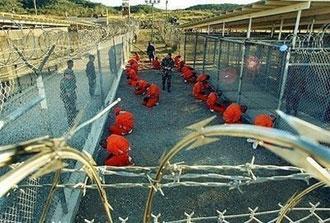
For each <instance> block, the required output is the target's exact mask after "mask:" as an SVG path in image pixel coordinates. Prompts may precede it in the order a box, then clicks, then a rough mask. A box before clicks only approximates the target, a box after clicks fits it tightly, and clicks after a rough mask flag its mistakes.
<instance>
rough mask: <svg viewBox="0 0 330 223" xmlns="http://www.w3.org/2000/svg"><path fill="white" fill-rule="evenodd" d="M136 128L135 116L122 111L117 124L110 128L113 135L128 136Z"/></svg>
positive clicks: (117, 117)
mask: <svg viewBox="0 0 330 223" xmlns="http://www.w3.org/2000/svg"><path fill="white" fill-rule="evenodd" d="M133 128H134V115H133V114H132V113H131V112H128V111H120V112H119V113H118V114H117V115H116V119H115V123H114V124H113V125H112V126H111V127H110V128H109V131H110V133H111V134H116V135H127V134H130V133H131V132H132V130H133Z"/></svg>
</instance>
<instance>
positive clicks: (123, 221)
mask: <svg viewBox="0 0 330 223" xmlns="http://www.w3.org/2000/svg"><path fill="white" fill-rule="evenodd" d="M118 219H119V221H120V223H127V221H128V217H126V218H125V219H124V218H121V217H119V218H118Z"/></svg>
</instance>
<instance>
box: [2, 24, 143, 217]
mask: <svg viewBox="0 0 330 223" xmlns="http://www.w3.org/2000/svg"><path fill="white" fill-rule="evenodd" d="M136 28H137V24H136V23H134V22H133V21H132V23H127V24H125V23H123V24H113V25H110V26H109V27H95V28H90V29H86V30H75V29H73V30H71V29H64V28H61V29H23V28H21V29H20V28H19V29H10V30H2V31H1V32H0V33H1V36H0V38H1V42H0V48H1V53H0V58H1V59H0V63H1V65H0V71H1V72H0V82H1V84H0V144H1V145H9V144H18V143H20V142H23V141H27V140H30V139H34V138H38V137H44V136H49V137H52V138H53V137H54V138H56V137H63V136H64V137H66V138H67V143H68V144H70V145H71V146H72V147H74V148H78V149H79V150H80V151H83V150H85V151H87V152H89V153H91V154H92V153H93V150H94V149H95V144H98V137H99V135H100V132H101V131H102V127H103V124H104V122H105V119H106V117H103V119H102V118H101V119H99V120H98V121H97V122H95V123H94V124H93V125H92V126H87V127H86V128H84V129H82V130H80V131H79V132H77V133H76V134H74V136H72V137H71V136H70V137H68V134H69V132H70V129H72V127H73V126H76V125H79V124H80V123H83V122H85V121H86V120H88V119H90V118H91V117H93V116H94V115H96V114H97V113H98V112H100V110H102V109H103V108H104V107H105V106H107V105H108V104H109V103H110V102H112V101H113V100H114V96H115V92H116V89H117V85H118V81H119V79H120V76H121V72H122V70H123V66H124V64H125V61H127V59H128V58H129V57H130V51H129V50H130V49H129V47H130V46H129V45H130V43H131V41H132V39H133V32H134V30H135V29H136ZM70 60H71V61H72V63H73V64H72V68H71V67H69V66H70V65H68V64H69V63H68V61H70ZM92 130H93V131H92ZM66 165H67V166H68V167H72V168H74V167H77V168H78V167H79V164H78V163H76V162H75V161H68V162H67V163H66ZM12 168H14V166H13V167H12ZM50 169H51V168H50ZM9 170H10V168H9V169H7V168H2V169H1V175H4V174H5V173H7V172H8V171H9ZM58 177H59V175H58V173H53V174H50V175H48V176H47V177H43V178H40V179H39V178H34V179H31V180H29V179H27V180H25V181H23V182H21V184H20V185H22V184H25V185H27V186H32V188H26V189H24V190H23V189H18V190H14V191H12V192H11V193H10V194H8V195H7V197H1V198H0V209H1V214H0V221H1V222H37V221H47V222H50V221H51V219H53V221H61V218H62V221H63V219H64V218H63V216H64V215H65V214H66V213H69V215H70V214H71V215H72V214H73V208H74V207H73V204H74V205H76V204H77V203H79V201H78V199H79V193H78V194H71V192H68V191H65V190H60V191H59V192H57V191H56V192H55V193H54V192H52V189H51V188H50V187H49V188H42V187H38V185H40V184H44V183H46V184H47V183H49V184H51V183H52V181H53V180H54V179H56V178H58ZM81 179H84V175H83V174H65V175H63V176H60V179H59V180H60V181H61V182H71V183H74V182H76V181H80V180H81ZM33 186H35V187H33ZM53 193H54V194H55V196H54V197H53V198H52V199H51V200H50V201H48V202H50V203H49V206H48V207H47V208H48V209H49V211H48V210H47V211H46V212H44V213H43V212H42V211H43V208H42V207H43V204H44V203H45V201H46V200H47V196H49V194H52V195H53ZM74 195H75V196H74ZM75 199H76V200H75ZM71 218H73V217H72V216H71ZM68 219H70V217H67V218H66V220H68ZM66 220H64V221H65V222H66Z"/></svg>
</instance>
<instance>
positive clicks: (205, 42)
mask: <svg viewBox="0 0 330 223" xmlns="http://www.w3.org/2000/svg"><path fill="white" fill-rule="evenodd" d="M207 43H208V38H207V36H205V39H204V54H203V73H204V72H205V63H206V52H207V51H208V50H207Z"/></svg>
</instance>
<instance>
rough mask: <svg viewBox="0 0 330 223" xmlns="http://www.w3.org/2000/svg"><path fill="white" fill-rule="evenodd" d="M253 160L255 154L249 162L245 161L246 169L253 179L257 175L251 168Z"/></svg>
mask: <svg viewBox="0 0 330 223" xmlns="http://www.w3.org/2000/svg"><path fill="white" fill-rule="evenodd" d="M254 162H255V156H253V157H252V160H251V162H250V163H246V165H245V167H246V171H247V172H248V174H249V176H251V177H252V179H253V180H256V179H257V177H256V176H255V175H254V173H253V171H252V169H254Z"/></svg>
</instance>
